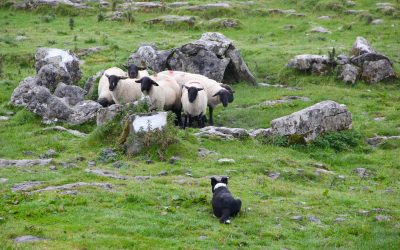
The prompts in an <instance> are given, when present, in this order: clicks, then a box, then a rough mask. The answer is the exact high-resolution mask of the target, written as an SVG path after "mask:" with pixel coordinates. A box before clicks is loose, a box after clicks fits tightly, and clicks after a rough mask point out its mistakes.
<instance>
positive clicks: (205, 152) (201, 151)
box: [198, 148, 218, 157]
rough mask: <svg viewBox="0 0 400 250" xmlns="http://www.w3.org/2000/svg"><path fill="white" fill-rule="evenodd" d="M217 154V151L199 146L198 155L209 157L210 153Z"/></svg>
mask: <svg viewBox="0 0 400 250" xmlns="http://www.w3.org/2000/svg"><path fill="white" fill-rule="evenodd" d="M217 154H218V153H217V152H215V151H211V150H208V149H206V148H199V149H198V155H199V156H200V157H207V156H209V155H217Z"/></svg>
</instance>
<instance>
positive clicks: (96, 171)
mask: <svg viewBox="0 0 400 250" xmlns="http://www.w3.org/2000/svg"><path fill="white" fill-rule="evenodd" d="M85 172H86V173H90V174H95V175H97V176H104V177H110V178H113V179H118V180H127V179H128V178H129V177H127V176H122V175H119V174H116V173H113V172H110V171H107V170H101V169H86V170H85Z"/></svg>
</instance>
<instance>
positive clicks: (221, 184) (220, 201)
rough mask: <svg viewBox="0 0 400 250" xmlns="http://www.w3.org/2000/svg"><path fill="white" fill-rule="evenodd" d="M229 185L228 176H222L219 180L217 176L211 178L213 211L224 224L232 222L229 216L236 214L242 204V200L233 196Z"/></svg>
mask: <svg viewBox="0 0 400 250" xmlns="http://www.w3.org/2000/svg"><path fill="white" fill-rule="evenodd" d="M227 185H228V177H222V178H221V181H218V180H217V179H216V178H215V177H212V178H211V188H212V192H213V198H212V200H211V204H212V207H213V212H214V215H215V216H216V217H217V218H219V222H221V223H224V224H229V223H231V221H230V220H229V218H230V217H233V216H236V215H237V214H238V213H239V211H240V207H241V206H242V201H241V200H239V199H234V198H233V196H232V194H231V192H229V190H228V187H227Z"/></svg>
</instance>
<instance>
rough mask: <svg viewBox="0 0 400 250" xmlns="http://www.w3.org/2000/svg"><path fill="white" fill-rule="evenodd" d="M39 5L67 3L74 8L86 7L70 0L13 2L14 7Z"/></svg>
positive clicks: (22, 7) (35, 6) (34, 6)
mask: <svg viewBox="0 0 400 250" xmlns="http://www.w3.org/2000/svg"><path fill="white" fill-rule="evenodd" d="M41 5H48V6H52V7H54V6H57V5H67V6H71V7H74V8H87V6H84V5H81V4H79V3H74V2H73V1H70V0H25V1H23V2H15V3H14V5H13V6H14V8H16V9H35V8H37V7H39V6H41Z"/></svg>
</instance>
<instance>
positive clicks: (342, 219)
mask: <svg viewBox="0 0 400 250" xmlns="http://www.w3.org/2000/svg"><path fill="white" fill-rule="evenodd" d="M345 220H346V219H345V218H341V217H338V218H336V219H335V221H336V222H343V221H345Z"/></svg>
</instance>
